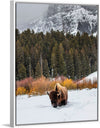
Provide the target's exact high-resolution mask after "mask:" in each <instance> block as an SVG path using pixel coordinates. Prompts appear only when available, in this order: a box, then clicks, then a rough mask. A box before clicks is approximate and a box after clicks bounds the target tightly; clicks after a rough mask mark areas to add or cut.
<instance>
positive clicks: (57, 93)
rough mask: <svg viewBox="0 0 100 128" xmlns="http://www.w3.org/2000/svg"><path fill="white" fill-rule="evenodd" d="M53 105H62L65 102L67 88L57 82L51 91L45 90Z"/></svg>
mask: <svg viewBox="0 0 100 128" xmlns="http://www.w3.org/2000/svg"><path fill="white" fill-rule="evenodd" d="M47 94H48V95H49V98H50V100H51V104H52V106H53V107H57V106H62V105H66V104H67V99H68V92H67V88H66V87H63V86H61V85H60V84H59V83H57V84H56V85H55V87H54V90H53V91H50V93H49V92H47Z"/></svg>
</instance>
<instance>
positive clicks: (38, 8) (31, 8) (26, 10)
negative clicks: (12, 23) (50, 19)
mask: <svg viewBox="0 0 100 128" xmlns="http://www.w3.org/2000/svg"><path fill="white" fill-rule="evenodd" d="M47 9H48V4H35V3H34V4H33V3H16V23H17V24H16V25H17V27H18V26H20V25H23V24H26V23H28V22H30V21H31V20H34V19H36V18H39V17H42V16H43V14H44V13H45V12H46V11H47Z"/></svg>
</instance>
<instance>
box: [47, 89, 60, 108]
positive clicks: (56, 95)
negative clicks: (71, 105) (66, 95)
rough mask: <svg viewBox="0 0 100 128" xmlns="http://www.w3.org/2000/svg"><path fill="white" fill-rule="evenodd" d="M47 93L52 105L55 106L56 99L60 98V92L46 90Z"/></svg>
mask: <svg viewBox="0 0 100 128" xmlns="http://www.w3.org/2000/svg"><path fill="white" fill-rule="evenodd" d="M47 94H48V95H49V98H50V100H51V104H52V106H53V107H55V108H56V107H57V101H58V99H59V98H60V93H59V92H57V91H51V92H47Z"/></svg>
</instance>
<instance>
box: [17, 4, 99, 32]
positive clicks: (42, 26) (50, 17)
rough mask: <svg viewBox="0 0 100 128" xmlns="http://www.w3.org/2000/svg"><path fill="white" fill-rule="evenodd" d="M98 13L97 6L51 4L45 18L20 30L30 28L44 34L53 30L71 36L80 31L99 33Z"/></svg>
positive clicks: (33, 21)
mask: <svg viewBox="0 0 100 128" xmlns="http://www.w3.org/2000/svg"><path fill="white" fill-rule="evenodd" d="M97 13H98V8H97V6H85V5H84V6H83V5H63V4H61V5H59V4H50V5H49V7H48V11H47V13H46V15H45V16H43V17H42V18H39V19H36V20H32V21H31V22H30V23H29V24H27V25H24V26H20V27H19V30H20V31H23V30H26V29H27V28H30V29H31V30H32V29H33V30H34V31H35V32H36V33H37V32H43V33H44V34H45V33H46V32H50V31H51V29H53V30H55V31H57V30H59V31H64V32H65V33H67V32H70V33H71V34H76V33H77V32H78V31H79V32H80V33H81V34H82V33H83V32H87V33H88V34H91V33H97V15H98V14H97Z"/></svg>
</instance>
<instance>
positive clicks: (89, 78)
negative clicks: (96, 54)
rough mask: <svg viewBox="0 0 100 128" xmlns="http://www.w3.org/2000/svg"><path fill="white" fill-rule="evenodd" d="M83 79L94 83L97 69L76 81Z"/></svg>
mask: <svg viewBox="0 0 100 128" xmlns="http://www.w3.org/2000/svg"><path fill="white" fill-rule="evenodd" d="M84 81H86V82H88V81H91V83H94V82H95V81H97V71H96V72H94V73H91V74H90V75H88V76H87V77H85V78H84V79H83V80H81V81H79V82H78V83H83V82H84Z"/></svg>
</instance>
